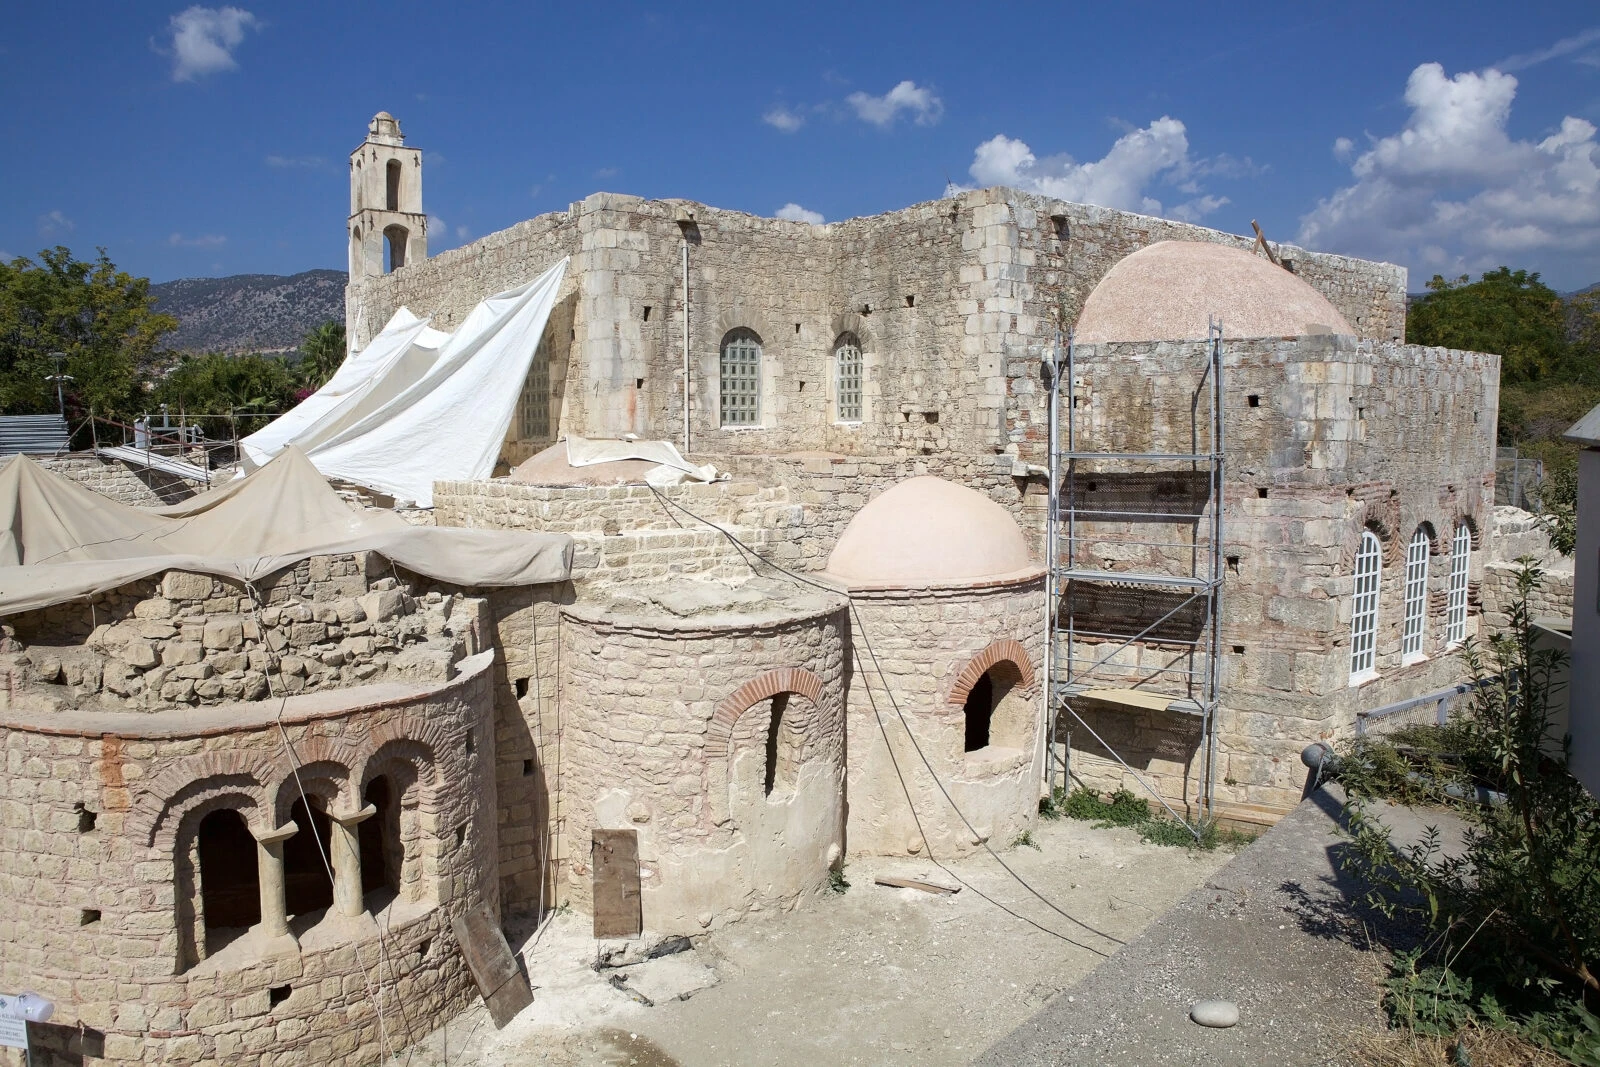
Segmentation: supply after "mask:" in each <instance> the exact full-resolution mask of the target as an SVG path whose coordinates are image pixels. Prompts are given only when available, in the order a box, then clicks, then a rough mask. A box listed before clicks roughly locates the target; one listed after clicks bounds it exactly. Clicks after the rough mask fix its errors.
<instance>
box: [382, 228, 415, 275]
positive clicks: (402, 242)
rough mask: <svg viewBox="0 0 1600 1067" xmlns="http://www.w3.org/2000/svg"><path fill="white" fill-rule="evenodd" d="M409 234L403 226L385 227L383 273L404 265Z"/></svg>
mask: <svg viewBox="0 0 1600 1067" xmlns="http://www.w3.org/2000/svg"><path fill="white" fill-rule="evenodd" d="M410 236H411V235H410V233H409V232H408V231H407V230H406V228H405V227H404V226H386V227H384V230H383V246H384V261H385V262H384V267H383V270H384V273H385V274H387V273H389V272H390V271H396V270H399V269H400V268H401V267H403V266H405V265H406V240H407V239H408V238H409V237H410Z"/></svg>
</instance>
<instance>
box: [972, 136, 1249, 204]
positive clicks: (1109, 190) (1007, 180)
mask: <svg viewBox="0 0 1600 1067" xmlns="http://www.w3.org/2000/svg"><path fill="white" fill-rule="evenodd" d="M1218 161H1225V162H1218ZM1246 165H1248V167H1249V168H1252V169H1253V168H1255V164H1254V163H1251V162H1250V161H1249V160H1243V161H1239V160H1235V159H1233V158H1232V157H1230V156H1219V157H1217V161H1205V160H1196V159H1193V158H1191V157H1190V155H1189V138H1188V134H1187V132H1186V131H1185V129H1184V126H1183V123H1181V122H1179V121H1178V120H1177V119H1174V118H1170V117H1168V116H1165V115H1163V116H1162V117H1161V118H1159V119H1156V120H1155V121H1154V122H1152V123H1151V124H1150V125H1149V126H1147V127H1145V128H1144V129H1142V130H1132V131H1130V132H1128V133H1125V134H1123V135H1122V136H1121V137H1119V138H1117V143H1116V144H1114V145H1112V146H1111V151H1109V152H1107V153H1106V155H1105V158H1104V159H1099V160H1095V161H1093V162H1089V163H1079V162H1076V161H1075V160H1074V159H1073V158H1072V157H1071V156H1069V155H1065V154H1063V155H1055V156H1044V157H1040V156H1036V155H1035V154H1034V152H1033V149H1032V148H1030V147H1029V146H1028V145H1027V143H1026V142H1024V141H1020V140H1017V139H1015V138H1011V137H1007V136H1006V135H1005V134H1003V133H1002V134H996V135H995V136H994V137H991V138H990V139H989V140H987V141H985V142H983V143H982V144H980V145H979V146H978V148H977V151H976V152H974V153H973V158H972V166H971V167H969V168H968V173H969V174H971V175H972V177H973V179H974V180H975V181H976V182H977V183H978V184H979V185H980V186H984V185H1008V186H1011V187H1012V188H1016V189H1021V190H1023V191H1024V192H1030V193H1039V194H1041V195H1043V196H1051V197H1055V198H1057V199H1060V200H1071V201H1074V202H1076V203H1081V204H1099V205H1101V206H1102V207H1112V208H1120V209H1122V210H1124V211H1142V212H1144V213H1145V214H1148V215H1159V214H1162V213H1163V208H1162V205H1161V201H1160V200H1158V199H1156V198H1155V197H1153V196H1151V195H1150V192H1149V190H1150V187H1151V186H1153V185H1155V184H1157V183H1168V184H1172V185H1175V186H1177V187H1178V189H1179V191H1181V192H1184V193H1187V194H1191V195H1193V196H1194V198H1193V199H1191V200H1188V201H1185V202H1184V203H1181V204H1178V205H1177V206H1175V207H1173V208H1171V209H1170V210H1168V211H1166V212H1165V213H1166V214H1168V215H1171V216H1172V217H1174V218H1179V219H1185V220H1188V221H1194V220H1198V219H1200V218H1202V217H1203V216H1205V215H1208V214H1210V213H1211V212H1213V211H1215V210H1217V209H1218V208H1220V207H1222V206H1223V205H1224V204H1226V203H1228V199H1227V198H1226V197H1221V196H1209V195H1205V194H1203V193H1201V191H1200V189H1199V188H1198V186H1197V184H1196V182H1195V180H1194V179H1195V177H1196V176H1197V175H1201V174H1205V173H1223V172H1236V171H1240V170H1241V169H1242V168H1244V167H1245V166H1246ZM1208 168H1210V169H1209V170H1208Z"/></svg>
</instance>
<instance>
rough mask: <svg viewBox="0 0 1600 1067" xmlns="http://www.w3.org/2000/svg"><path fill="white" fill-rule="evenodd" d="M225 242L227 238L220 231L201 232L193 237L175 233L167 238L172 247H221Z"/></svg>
mask: <svg viewBox="0 0 1600 1067" xmlns="http://www.w3.org/2000/svg"><path fill="white" fill-rule="evenodd" d="M227 243H228V239H227V238H226V237H225V236H223V235H222V234H220V233H202V234H196V235H195V236H193V237H185V236H184V235H183V234H181V233H175V234H173V235H172V236H170V237H168V238H167V244H169V245H171V246H172V247H173V248H221V247H222V246H223V245H225V244H227Z"/></svg>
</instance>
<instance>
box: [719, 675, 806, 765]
mask: <svg viewBox="0 0 1600 1067" xmlns="http://www.w3.org/2000/svg"><path fill="white" fill-rule="evenodd" d="M779 693H798V694H799V695H801V696H803V697H805V698H806V699H807V700H809V701H811V703H812V705H813V706H818V705H820V704H821V703H822V679H821V678H819V677H817V676H816V675H815V674H812V673H811V672H810V671H808V670H806V669H805V668H804V667H780V668H778V669H777V670H771V671H767V672H766V673H765V674H760V675H757V676H756V677H754V678H752V679H750V680H749V681H748V682H746V683H744V684H743V685H741V686H740V687H739V688H737V689H735V690H734V691H733V692H732V693H729V694H728V695H727V697H725V698H724V699H723V701H722V702H721V703H720V704H718V705H717V710H716V711H715V712H713V713H712V715H711V726H710V727H709V728H708V729H707V730H706V755H707V756H708V757H711V758H713V759H716V758H720V757H723V756H726V755H727V754H728V749H729V744H730V742H731V740H732V737H733V726H734V723H736V722H738V721H739V716H741V715H743V714H744V713H745V712H747V711H749V710H750V709H751V708H753V707H755V706H756V705H757V704H759V703H761V701H763V700H766V699H768V698H770V697H775V696H777V695H778V694H779Z"/></svg>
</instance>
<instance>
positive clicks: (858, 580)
mask: <svg viewBox="0 0 1600 1067" xmlns="http://www.w3.org/2000/svg"><path fill="white" fill-rule="evenodd" d="M1040 571H1041V568H1040V567H1039V566H1038V565H1037V564H1035V563H1034V562H1033V558H1032V556H1031V554H1030V553H1029V552H1028V544H1027V542H1026V541H1025V540H1024V539H1023V536H1022V530H1021V528H1020V527H1018V526H1017V521H1016V520H1015V519H1013V518H1012V517H1011V513H1010V512H1009V511H1007V510H1006V509H1005V508H1003V507H1001V506H1000V505H999V504H996V503H995V502H994V501H993V500H990V499H989V498H988V497H986V496H984V495H983V494H982V493H978V492H975V491H974V490H971V489H968V488H967V487H965V486H962V485H956V484H955V483H953V482H947V481H944V480H943V479H942V478H931V477H922V478H910V479H907V480H906V481H903V482H901V483H900V484H898V485H896V486H894V487H892V488H890V489H889V490H887V491H886V492H884V493H882V494H881V495H879V496H878V497H876V498H875V499H873V500H871V501H870V502H868V504H867V506H866V507H864V508H862V509H861V510H860V511H858V512H856V517H855V518H853V519H851V520H850V524H849V525H848V526H846V527H845V530H844V533H843V534H841V535H840V536H839V543H838V544H837V545H835V546H834V549H833V553H832V555H830V556H829V557H828V567H827V573H828V574H829V575H830V576H832V577H834V578H837V579H839V580H841V581H843V582H845V583H846V584H848V585H850V586H852V587H868V586H874V587H878V588H890V589H893V588H904V587H918V586H926V585H965V584H981V583H986V582H990V581H996V580H1004V579H1007V578H1016V579H1021V578H1031V577H1035V576H1037V575H1038V574H1039V573H1040Z"/></svg>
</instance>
